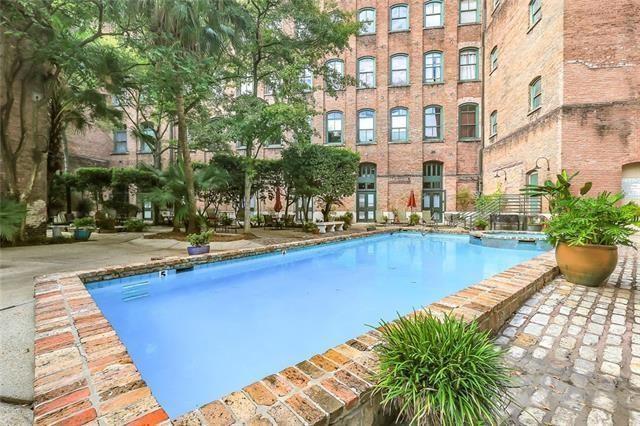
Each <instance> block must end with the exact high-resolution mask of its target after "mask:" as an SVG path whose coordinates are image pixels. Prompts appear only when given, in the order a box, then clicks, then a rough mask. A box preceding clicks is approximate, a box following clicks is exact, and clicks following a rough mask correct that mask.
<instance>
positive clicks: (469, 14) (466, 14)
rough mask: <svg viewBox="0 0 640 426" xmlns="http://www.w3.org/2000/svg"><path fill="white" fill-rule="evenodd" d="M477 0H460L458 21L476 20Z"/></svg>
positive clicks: (472, 21)
mask: <svg viewBox="0 0 640 426" xmlns="http://www.w3.org/2000/svg"><path fill="white" fill-rule="evenodd" d="M478 16H479V14H478V0H460V23H461V24H474V23H476V22H478Z"/></svg>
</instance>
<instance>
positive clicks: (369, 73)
mask: <svg viewBox="0 0 640 426" xmlns="http://www.w3.org/2000/svg"><path fill="white" fill-rule="evenodd" d="M375 70H376V61H375V59H373V58H360V59H358V87H361V88H366V87H375V86H376V75H375Z"/></svg>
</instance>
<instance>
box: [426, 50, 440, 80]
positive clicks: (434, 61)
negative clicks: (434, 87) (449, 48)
mask: <svg viewBox="0 0 640 426" xmlns="http://www.w3.org/2000/svg"><path fill="white" fill-rule="evenodd" d="M441 81H442V52H427V53H425V54H424V82H425V83H439V82H441Z"/></svg>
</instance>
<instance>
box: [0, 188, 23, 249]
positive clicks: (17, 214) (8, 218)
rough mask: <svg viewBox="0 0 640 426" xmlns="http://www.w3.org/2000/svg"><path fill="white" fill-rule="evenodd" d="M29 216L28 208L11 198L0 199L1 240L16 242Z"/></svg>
mask: <svg viewBox="0 0 640 426" xmlns="http://www.w3.org/2000/svg"><path fill="white" fill-rule="evenodd" d="M26 216H27V206H25V205H24V204H23V203H19V202H17V201H15V200H12V199H10V198H0V239H3V240H6V241H14V240H15V239H16V237H17V236H18V235H19V234H20V229H21V228H22V223H23V222H24V220H25V218H26Z"/></svg>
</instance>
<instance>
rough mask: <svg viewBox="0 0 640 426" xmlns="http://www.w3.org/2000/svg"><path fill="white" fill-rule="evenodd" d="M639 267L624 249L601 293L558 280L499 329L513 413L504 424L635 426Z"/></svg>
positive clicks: (639, 375)
mask: <svg viewBox="0 0 640 426" xmlns="http://www.w3.org/2000/svg"><path fill="white" fill-rule="evenodd" d="M639 263H640V258H639V257H638V254H637V252H635V251H634V250H632V249H628V248H624V249H621V250H620V259H619V263H618V267H617V268H616V271H615V272H614V273H613V275H612V276H611V277H610V279H609V281H608V283H607V284H606V285H605V286H603V287H600V288H589V287H583V286H579V285H574V284H571V283H568V282H567V281H566V280H564V279H563V278H558V279H556V280H554V281H553V282H551V283H550V284H549V285H547V286H546V287H545V288H544V289H542V290H541V291H540V292H538V293H537V294H535V295H534V296H533V297H532V298H530V299H529V300H528V301H527V302H525V304H524V305H523V306H522V307H521V308H520V310H519V311H518V312H517V313H516V314H515V315H514V316H513V318H511V320H510V321H509V322H508V323H507V324H506V325H505V326H504V327H503V329H502V330H501V333H500V334H499V335H498V338H497V343H498V344H500V345H502V346H504V347H505V348H506V349H507V350H508V352H507V360H508V362H509V364H511V365H512V366H513V368H514V369H515V371H514V373H515V376H516V385H517V387H516V388H515V389H514V390H513V394H514V396H515V397H516V400H517V401H518V404H519V405H520V406H519V407H518V406H515V405H512V406H511V407H510V409H509V413H508V414H509V416H510V423H511V424H524V425H537V424H554V425H573V424H575V425H585V424H586V425H590V426H591V425H630V426H631V425H633V426H640V282H639V279H640V277H639V275H640V274H639V273H638V269H639V266H640V265H639Z"/></svg>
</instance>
